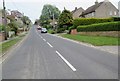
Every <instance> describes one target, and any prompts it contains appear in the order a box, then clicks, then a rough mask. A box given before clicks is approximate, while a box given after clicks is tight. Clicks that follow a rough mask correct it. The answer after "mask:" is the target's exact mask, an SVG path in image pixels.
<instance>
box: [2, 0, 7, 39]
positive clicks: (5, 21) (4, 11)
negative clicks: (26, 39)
mask: <svg viewBox="0 0 120 81" xmlns="http://www.w3.org/2000/svg"><path fill="white" fill-rule="evenodd" d="M5 9H6V7H5V1H4V0H3V16H4V26H5V40H7V27H6V26H7V18H6V10H5Z"/></svg>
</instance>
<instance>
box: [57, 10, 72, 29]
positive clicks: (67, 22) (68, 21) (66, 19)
mask: <svg viewBox="0 0 120 81" xmlns="http://www.w3.org/2000/svg"><path fill="white" fill-rule="evenodd" d="M72 23H73V17H72V14H71V12H70V11H68V10H66V9H64V10H63V12H62V13H61V15H60V17H59V20H58V25H59V27H64V26H71V25H72Z"/></svg>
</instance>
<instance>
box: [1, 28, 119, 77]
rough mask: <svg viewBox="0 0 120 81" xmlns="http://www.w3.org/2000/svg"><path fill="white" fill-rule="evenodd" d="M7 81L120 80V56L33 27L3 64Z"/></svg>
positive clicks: (3, 72)
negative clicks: (119, 58) (31, 80)
mask: <svg viewBox="0 0 120 81" xmlns="http://www.w3.org/2000/svg"><path fill="white" fill-rule="evenodd" d="M2 78H3V79H117V78H118V56H117V55H114V54H110V53H107V52H104V51H100V50H98V49H95V48H91V47H87V46H84V45H81V44H77V43H74V42H71V41H68V40H65V39H62V38H59V37H55V36H52V35H49V34H41V33H40V31H38V30H36V28H35V26H33V27H32V28H31V30H30V32H29V34H28V36H27V38H26V39H25V40H24V41H23V42H22V43H21V44H20V45H19V46H18V47H17V48H16V49H14V51H12V52H10V53H9V56H8V58H7V59H6V60H5V61H4V62H3V64H2Z"/></svg>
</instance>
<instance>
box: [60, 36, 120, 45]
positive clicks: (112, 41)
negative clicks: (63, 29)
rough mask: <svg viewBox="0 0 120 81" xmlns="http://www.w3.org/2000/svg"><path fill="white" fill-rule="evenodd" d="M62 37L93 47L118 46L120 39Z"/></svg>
mask: <svg viewBox="0 0 120 81" xmlns="http://www.w3.org/2000/svg"><path fill="white" fill-rule="evenodd" d="M61 36H62V37H65V38H69V39H72V40H76V41H80V42H85V43H90V44H92V45H95V46H105V45H109V46H113V45H120V43H119V40H120V38H115V37H103V36H86V35H80V34H77V35H70V34H63V35H61Z"/></svg>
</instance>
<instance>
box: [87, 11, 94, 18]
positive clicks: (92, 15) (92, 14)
mask: <svg viewBox="0 0 120 81" xmlns="http://www.w3.org/2000/svg"><path fill="white" fill-rule="evenodd" d="M85 18H95V12H92V13H89V14H87V15H85Z"/></svg>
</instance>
